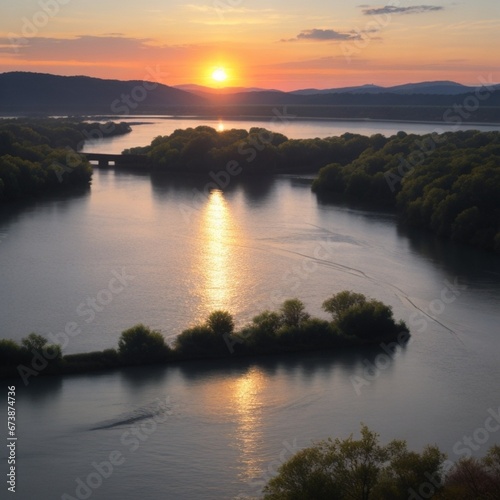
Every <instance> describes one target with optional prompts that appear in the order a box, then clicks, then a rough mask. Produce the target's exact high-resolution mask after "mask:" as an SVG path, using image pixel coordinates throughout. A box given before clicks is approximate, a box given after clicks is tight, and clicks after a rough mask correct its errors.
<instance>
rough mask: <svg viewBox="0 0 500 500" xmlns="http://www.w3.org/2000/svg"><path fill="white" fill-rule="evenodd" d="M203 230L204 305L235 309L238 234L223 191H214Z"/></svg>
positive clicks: (209, 308)
mask: <svg viewBox="0 0 500 500" xmlns="http://www.w3.org/2000/svg"><path fill="white" fill-rule="evenodd" d="M201 233H202V234H201V237H202V238H201V240H202V241H201V243H202V244H201V246H200V252H201V262H200V272H201V274H202V280H203V283H202V289H201V293H202V295H203V308H204V309H205V311H209V312H212V311H214V310H216V309H226V310H232V307H231V306H232V304H231V289H232V287H233V284H234V283H235V281H237V272H238V270H237V269H236V265H235V260H237V255H236V254H235V250H234V247H233V244H234V242H235V241H236V240H237V239H238V234H237V228H236V226H235V224H234V222H233V220H232V217H231V214H230V211H229V208H228V206H227V202H226V200H225V199H224V194H223V193H222V191H219V190H214V191H212V192H211V193H210V196H209V199H208V203H207V204H206V205H205V208H204V211H203V215H202V220H201Z"/></svg>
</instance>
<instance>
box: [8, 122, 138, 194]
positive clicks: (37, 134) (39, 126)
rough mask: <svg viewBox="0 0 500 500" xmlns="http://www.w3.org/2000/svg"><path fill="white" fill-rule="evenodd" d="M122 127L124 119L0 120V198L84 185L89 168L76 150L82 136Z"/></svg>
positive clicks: (123, 130) (108, 133)
mask: <svg viewBox="0 0 500 500" xmlns="http://www.w3.org/2000/svg"><path fill="white" fill-rule="evenodd" d="M127 132H130V127H129V126H128V125H127V124H125V123H123V124H114V123H107V124H100V123H85V122H82V121H71V120H56V119H43V120H34V119H31V120H22V119H16V120H2V121H1V122H0V202H2V201H8V200H20V199H24V198H28V197H34V196H39V195H41V194H44V193H54V192H60V191H63V190H67V189H69V188H75V187H79V188H81V187H87V186H89V184H90V180H91V177H92V167H91V166H90V164H89V162H88V161H87V159H86V158H85V157H84V156H82V155H80V154H78V151H80V150H81V148H82V147H83V144H84V141H85V140H86V139H87V138H89V137H93V138H96V137H104V136H108V137H109V136H112V135H117V134H123V133H127Z"/></svg>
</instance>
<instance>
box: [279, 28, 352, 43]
mask: <svg viewBox="0 0 500 500" xmlns="http://www.w3.org/2000/svg"><path fill="white" fill-rule="evenodd" d="M358 38H359V34H358V33H355V32H353V31H351V32H346V33H342V32H340V31H336V30H332V29H318V28H314V29H312V30H303V31H301V32H300V33H299V34H298V35H297V36H296V37H295V38H289V39H282V40H281V41H282V42H297V41H302V40H314V41H317V42H328V41H330V42H331V41H343V40H357V39H358Z"/></svg>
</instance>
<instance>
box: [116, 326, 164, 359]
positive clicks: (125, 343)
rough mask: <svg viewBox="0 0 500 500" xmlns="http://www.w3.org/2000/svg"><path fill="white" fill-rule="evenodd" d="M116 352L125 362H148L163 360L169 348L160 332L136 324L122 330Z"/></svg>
mask: <svg viewBox="0 0 500 500" xmlns="http://www.w3.org/2000/svg"><path fill="white" fill-rule="evenodd" d="M118 353H119V355H120V357H121V359H122V360H123V361H125V362H126V363H130V364H149V363H158V362H162V361H165V360H166V359H167V358H168V356H169V354H170V348H169V347H168V345H167V344H166V343H165V339H164V337H163V335H162V334H161V333H160V332H157V331H154V330H151V329H150V328H149V327H147V326H144V325H143V324H138V325H135V326H133V327H132V328H129V329H128V330H125V331H124V332H122V334H121V336H120V340H119V341H118Z"/></svg>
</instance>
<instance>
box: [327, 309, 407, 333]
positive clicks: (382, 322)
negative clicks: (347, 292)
mask: <svg viewBox="0 0 500 500" xmlns="http://www.w3.org/2000/svg"><path fill="white" fill-rule="evenodd" d="M337 326H338V327H339V329H340V331H341V332H342V333H343V334H344V335H346V336H353V337H356V338H358V339H360V340H363V341H365V342H380V341H383V340H391V339H395V338H397V337H398V335H399V334H400V333H409V330H408V327H407V326H406V324H405V323H404V321H400V322H398V323H396V322H395V321H394V318H393V314H392V309H391V308H390V307H389V306H386V305H385V304H383V303H382V302H379V301H378V300H370V301H369V302H365V303H363V304H357V305H354V306H351V307H349V308H348V309H347V310H346V311H344V312H343V313H342V315H341V316H340V317H339V319H338V320H337Z"/></svg>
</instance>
